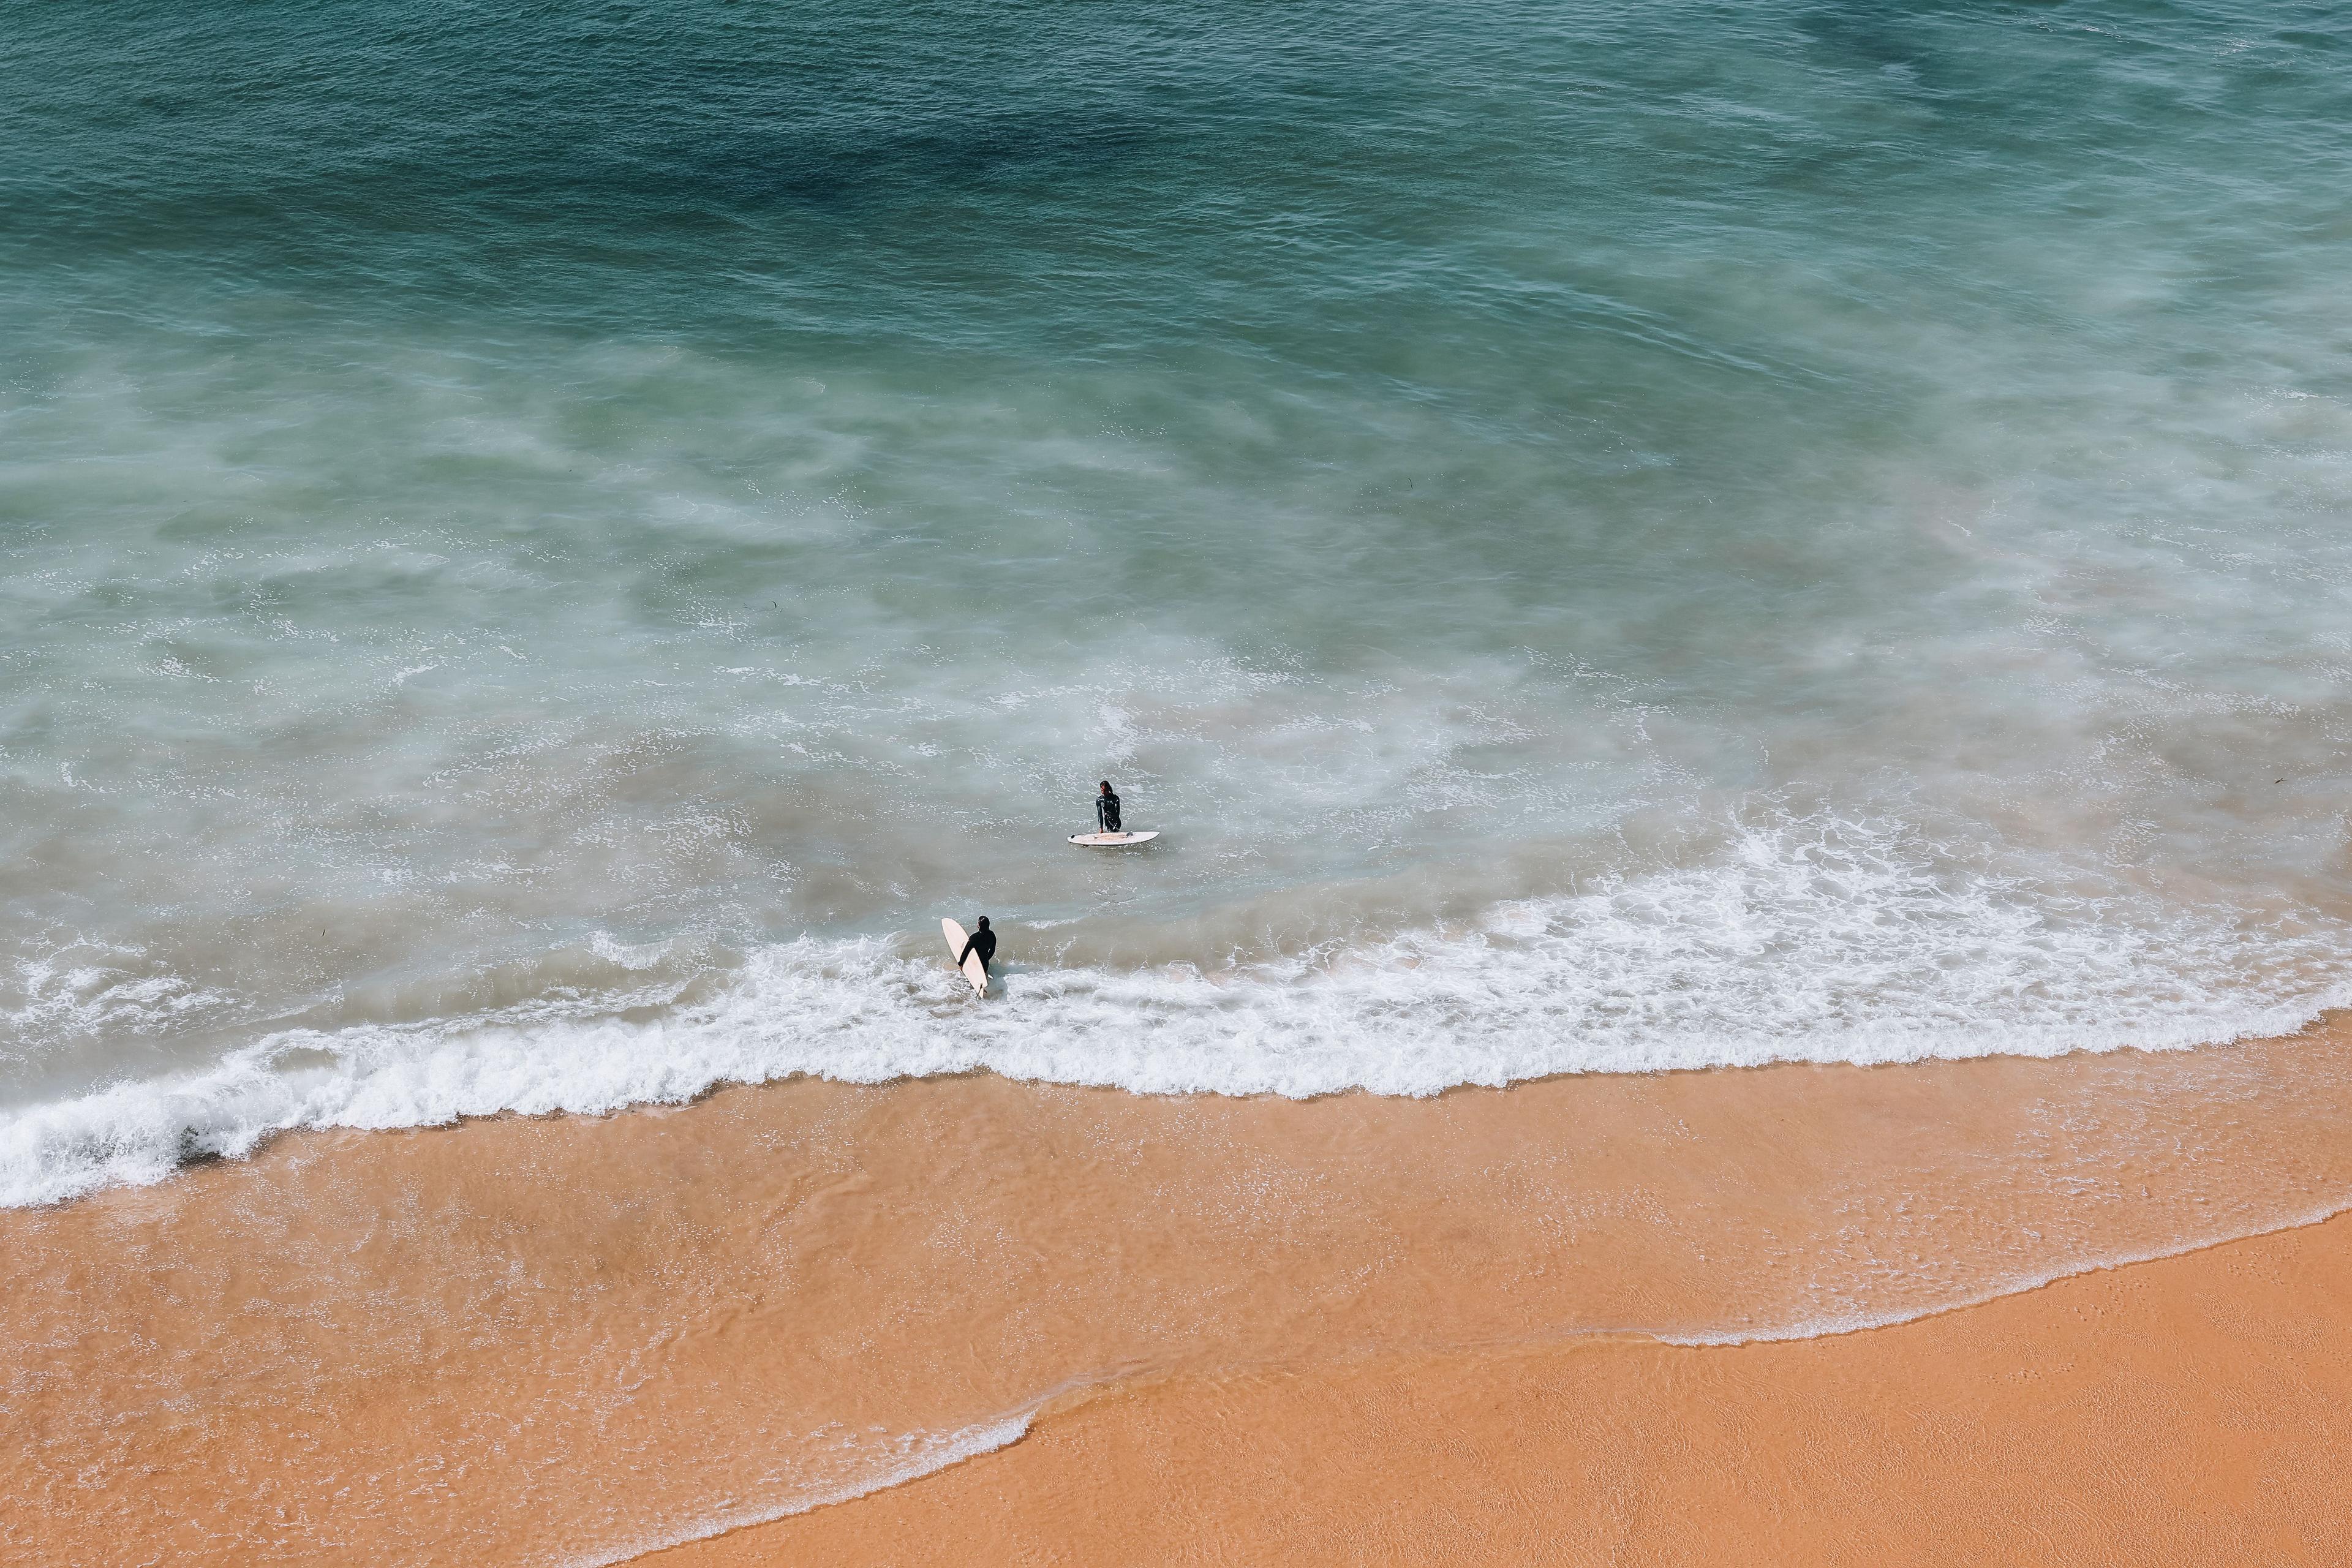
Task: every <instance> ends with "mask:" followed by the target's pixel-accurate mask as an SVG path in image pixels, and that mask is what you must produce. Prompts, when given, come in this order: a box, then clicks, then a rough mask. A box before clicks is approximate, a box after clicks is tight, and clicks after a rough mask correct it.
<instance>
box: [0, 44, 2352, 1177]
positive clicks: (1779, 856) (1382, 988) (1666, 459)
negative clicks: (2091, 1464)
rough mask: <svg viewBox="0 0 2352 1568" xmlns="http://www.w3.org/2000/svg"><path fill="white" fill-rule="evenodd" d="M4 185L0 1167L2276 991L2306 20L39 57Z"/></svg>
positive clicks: (2318, 294) (1939, 1028)
mask: <svg viewBox="0 0 2352 1568" xmlns="http://www.w3.org/2000/svg"><path fill="white" fill-rule="evenodd" d="M0 144H5V146H6V147H8V148H9V149H10V153H9V156H8V157H7V158H6V159H5V161H0V563H5V567H0V571H5V578H0V594H5V613H0V1197H5V1198H8V1199H10V1200H12V1201H19V1202H21V1201H27V1200H37V1199H39V1198H44V1197H55V1196H59V1195H63V1194H68V1193H71V1192H74V1191H78V1190H81V1189H83V1188H86V1187H88V1186H89V1185H90V1184H94V1183H98V1182H101V1181H106V1180H111V1179H133V1180H135V1179H146V1178H151V1177H152V1176H153V1175H155V1174H158V1173H161V1172H163V1171H164V1170H167V1169H169V1168H170V1166H171V1165H172V1163H174V1162H175V1161H176V1160H178V1159H180V1158H182V1157H184V1155H186V1154H188V1153H190V1152H205V1151H211V1150H228V1151H234V1150H239V1149H243V1148H246V1147H248V1146H250V1144H251V1142H253V1140H254V1139H255V1138H257V1136H259V1135H260V1134H262V1133H263V1132H265V1131H268V1129H270V1128H273V1127H278V1126H284V1125H290V1124H295V1123H301V1122H321V1121H324V1122H352V1123H358V1124H362V1125H400V1124H404V1123H408V1122H414V1121H420V1120H432V1119H437V1118H441V1117H446V1116H448V1115H452V1114H457V1113H461V1112H467V1111H479V1110H497V1109H499V1108H502V1107H522V1108H547V1107H554V1106H572V1107H580V1108H587V1107H596V1106H606V1105H614V1104H620V1103H625V1102H628V1101H630V1100H640V1099H646V1098H657V1097H675V1096H678V1095H684V1094H690V1093H692V1092H694V1091H696V1090H697V1089H699V1088H701V1087H703V1086H704V1085H706V1084H708V1083H709V1082H710V1081H713V1080H714V1079H720V1078H755V1079H756V1078H761V1077H765V1076H769V1075H772V1074H775V1073H781V1072H789V1071H794V1070H814V1071H822V1072H828V1073H833V1074H835V1075H839V1076H849V1077H857V1078H887V1077H891V1076H895V1075H898V1074H903V1073H909V1072H924V1071H934V1070H952V1069H955V1068H963V1067H969V1066H972V1065H989V1066H993V1067H996V1068H1002V1069H1003V1070H1007V1071H1013V1072H1017V1073H1022V1074H1028V1075H1036V1076H1045V1077H1051V1078H1056V1079H1075V1080H1083V1081H1101V1082H1113V1083H1124V1084H1129V1085H1131V1086H1134V1087H1139V1088H1150V1089H1171V1088H1207V1089H1236V1090H1256V1089H1276V1090H1280V1091H1283V1092H1289V1093H1309V1092H1316V1091H1319V1090H1324V1089H1334V1088H1339V1087H1343V1086H1347V1085H1351V1084H1356V1085H1367V1086H1370V1087H1373V1088H1377V1089H1388V1090H1395V1091H1410V1092H1426V1091H1429V1090H1432V1089H1438V1088H1442V1087H1444V1086H1445V1085H1447V1084H1449V1083H1454V1082H1461V1081H1465V1080H1475V1081H1498V1080H1501V1079H1509V1078H1514V1077H1521V1076H1527V1075H1530V1074H1537V1073H1544V1072H1553V1071H1560V1070H1569V1069H1575V1068H1643V1067H1657V1066H1686V1065H1697V1064H1702V1063H1708V1062H1720V1061H1742V1060H1756V1059H1762V1058H1771V1057H1786V1056H1798V1057H1814V1058H1854V1059H1866V1060H1874V1059H1884V1058H1893V1057H1904V1056H1916V1055H1922V1054H1958V1053H1970V1052H1979V1051H1985V1050H1994V1049H2024V1050H2038V1051H2047V1050H2060V1049H2066V1048H2071V1047H2098V1046H2110V1045H2116V1044H2126V1043H2140V1044H2180V1043H2188V1042H2192V1041H2198V1040H2210V1039H2219V1038H2227V1037H2231V1036H2233V1035H2237V1034H2240V1033H2243V1032H2246V1031H2248V1030H2254V1029H2264V1030H2269V1029H2278V1028H2284V1027H2289V1026H2293V1025H2294V1024H2296V1023H2299V1022H2301V1021H2302V1020H2303V1019H2305V1018H2306V1017H2308V1016H2311V1015H2312V1014H2313V1013H2314V1012H2315V1011H2316V1010H2317V1009H2318V1008H2319V1007H2321V1006H2322V1005H2327V1004H2329V1003H2331V1002H2341V1001H2344V1000H2346V999H2347V995H2352V993H2347V963H2346V954H2347V952H2348V951H2352V941H2348V940H2347V939H2352V899H2347V895H2346V891H2345V889H2346V879H2347V873H2352V856H2347V848H2346V832H2347V823H2346V808H2345V805H2344V804H2343V803H2344V800H2345V785H2346V784H2347V773H2352V766H2347V739H2348V738H2352V682H2347V672H2352V619H2347V608H2352V604H2347V599H2352V595H2347V584H2352V543H2347V539H2346V535H2345V525H2346V521H2347V502H2352V375H2347V370H2346V366H2347V363H2352V358H2347V351H2352V330H2347V325H2346V323H2347V320H2352V318H2347V314H2346V312H2345V310H2344V308H2343V307H2344V303H2345V298H2346V296H2345V288H2344V278H2345V275H2346V274H2345V258H2346V257H2347V254H2352V221H2347V216H2346V214H2347V207H2346V205H2345V202H2344V199H2343V193H2344V192H2345V191H2346V190H2347V189H2352V26H2347V23H2346V22H2345V21H2344V20H2343V18H2342V16H2340V14H2339V13H2338V12H2337V11H2336V9H2335V8H2333V7H2326V6H2319V5H2279V4H2263V5H2253V4H2244V3H2230V4H2220V3H2216V4H2204V5H2194V4H2192V5H2152V4H2126V3H2122V0H2109V3H2105V4H2089V5H2057V6H2051V5H1983V4H1957V5H1937V6H1928V7H1919V8H1913V9H1911V10H1908V11H1905V10H1900V9H1898V8H1895V7H1890V6H1885V5H1803V4H1780V3H1767V4H1757V5H1738V6H1713V5H1666V4H1661V5H1641V6H1627V5H1525V4H1517V3H1494V4H1472V5H1457V6H1447V7H1434V6H1425V5H1384V4H1359V5H1296V6H1287V7H1265V6H1244V5H1222V4H1194V5H1184V4H1176V5H1164V4H1163V5H1150V6H1143V5H1121V4H1109V5H1086V6H1072V5H987V6H981V5H887V6H885V5H872V6H867V5H834V6H825V7H794V6H782V5H758V4H751V3H749V0H746V3H740V4H722V5H675V6H667V7H658V8H637V7H632V6H624V5H603V6H580V7H526V8H515V7H492V6H486V5H443V6H437V7H424V8H419V7H411V6H393V5H382V4H366V5H305V6H293V5H264V6H257V7H247V8H239V9H237V10H235V11H226V10H219V11H215V10H207V9H203V8H199V9H197V10H195V11H194V12H190V11H185V10H183V9H177V8H166V7H159V6H143V7H142V6H129V7H99V6H94V5H81V4H65V5H49V6H43V7H38V8H36V9H34V10H31V11H28V12H27V14H26V16H22V17H18V18H16V20H15V22H14V23H13V25H12V29H11V35H10V37H9V38H8V40H7V41H6V42H5V44H0ZM1105 776H1108V777H1110V778H1112V779H1114V780H1116V781H1117V782H1118V785H1119V787H1120V789H1121V791H1122V793H1123V794H1124V795H1125V797H1126V800H1127V804H1128V816H1129V822H1130V825H1131V826H1147V827H1154V828H1158V829H1160V830H1161V831H1162V834H1163V837H1162V838H1161V839H1160V841H1159V842H1158V843H1157V844H1155V845H1153V846H1152V847H1150V849H1149V850H1146V851H1140V852H1135V853H1130V854H1125V855H1117V856H1113V855H1090V854H1087V853H1085V852H1082V851H1079V850H1076V849H1072V848H1069V847H1066V845H1065V844H1064V843H1063V837H1064V836H1065V835H1066V834H1068V833H1071V832H1075V831H1078V830H1080V829H1083V828H1087V827H1090V826H1092V820H1091V810H1090V806H1089V805H1088V797H1089V795H1091V793H1092V787H1093V784H1094V781H1095V780H1096V779H1097V778H1100V777H1105ZM982 910H985V911H987V912H989V913H991V914H992V915H993V916H994V917H995V920H996V921H997V923H998V925H999V926H1000V927H1001V928H1002V929H1003V932H1004V935H1005V949H1004V952H1003V956H1002V961H1001V963H1000V965H999V968H1000V972H1001V973H1002V977H1003V982H1004V984H1003V990H1002V994H1001V995H1000V996H997V997H994V998H992V999H991V1000H990V1001H989V1002H987V1003H985V1004H979V1005H975V1004H972V1003H971V1002H970V1001H968V1000H960V999H959V997H958V995H957V993H956V990H955V986H954V984H952V980H953V977H952V976H951V975H950V973H949V972H948V971H947V970H946V968H945V966H944V965H943V964H940V963H938V962H937V960H938V959H939V958H940V956H941V955H940V953H938V952H935V951H934V950H935V948H936V947H937V945H938V939H937V937H936V935H935V934H934V933H935V932H936V931H937V929H938V925H937V921H938V918H939V917H940V915H942V914H953V915H955V916H957V917H958V918H961V919H964V920H966V921H969V920H970V918H971V916H972V915H973V914H975V913H978V912H981V911H982Z"/></svg>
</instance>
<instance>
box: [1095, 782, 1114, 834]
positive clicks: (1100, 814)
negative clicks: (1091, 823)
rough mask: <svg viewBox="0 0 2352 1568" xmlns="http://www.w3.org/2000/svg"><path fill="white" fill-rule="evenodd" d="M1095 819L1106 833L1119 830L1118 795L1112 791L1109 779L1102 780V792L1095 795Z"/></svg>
mask: <svg viewBox="0 0 2352 1568" xmlns="http://www.w3.org/2000/svg"><path fill="white" fill-rule="evenodd" d="M1095 820H1096V821H1097V822H1099V823H1101V824H1102V830H1103V831H1104V832H1105V833H1117V832H1118V796H1117V795H1113V794H1112V793H1111V789H1110V780H1108V779H1105V780H1103V782H1102V794H1100V795H1097V796H1095Z"/></svg>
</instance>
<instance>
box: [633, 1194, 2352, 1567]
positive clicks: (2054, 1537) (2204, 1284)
mask: <svg viewBox="0 0 2352 1568" xmlns="http://www.w3.org/2000/svg"><path fill="white" fill-rule="evenodd" d="M2347 1303H2352V1218H2340V1219H2336V1220H2331V1221H2328V1222H2326V1224H2324V1225H2319V1226H2312V1227H2310V1228H2307V1229H2302V1230H2294V1231H2287V1232H2284V1233H2279V1234H2274V1235H2272V1236H2266V1237H2255V1238H2252V1239H2250V1240H2245V1241H2238V1242H2231V1243H2227V1244H2225V1245H2223V1246H2221V1247H2214V1248H2212V1249H2210V1250H2209V1251H2203V1252H2197V1253H2192V1254H2189V1255H2188V1256H2186V1257H2180V1258H2168V1259H2165V1260H2163V1261H2160V1262H2154V1263H2143V1264H2136V1265H2131V1266H2127V1267H2126V1268H2122V1269H2118V1270H2116V1271H2112V1272H2101V1273H2096V1274H2091V1275H2084V1276H2077V1277H2075V1278H2074V1279H2065V1280H2062V1281H2060V1282H2059V1283H2057V1284H2054V1285H2052V1286H2050V1287H2048V1288H2047V1289H2042V1290H2036V1291H2032V1292H2028V1293H2025V1294H2021V1295H2016V1296H2010V1297H2005V1298H2003V1299H2001V1300H1998V1301H1994V1302H1991V1303H1989V1304H1987V1305H1984V1306H1980V1307H1970V1308H1964V1309H1961V1310H1958V1311H1955V1312H1952V1313H1948V1314H1946V1315H1942V1316H1938V1317H1934V1318H1927V1319H1923V1320H1920V1321H1915V1322H1910V1323H1906V1324H1904V1325H1902V1326H1900V1327H1896V1328H1886V1329H1876V1330H1870V1331H1863V1332H1859V1333H1853V1334H1841V1335H1837V1336H1834V1337H1832V1338H1828V1339H1819V1340H1802V1341H1797V1342H1788V1343H1780V1344H1756V1345H1741V1346H1736V1347H1731V1348H1727V1349H1686V1348H1680V1347H1675V1346H1665V1345H1658V1344H1654V1343H1638V1342H1626V1341H1623V1340H1594V1341H1586V1342H1580V1343H1578V1344H1574V1345H1570V1346H1565V1347H1562V1346H1550V1347H1542V1348H1529V1349H1519V1350H1510V1351H1500V1352H1470V1353H1462V1354H1454V1355H1421V1356H1406V1355H1394V1356H1373V1357H1369V1358H1366V1359H1364V1360H1361V1361H1357V1362H1352V1363H1346V1364H1342V1365H1339V1366H1332V1367H1322V1368H1313V1369H1309V1370H1306V1371H1297V1372H1276V1373H1243V1374H1239V1375H1234V1376H1218V1375H1214V1374H1206V1373H1194V1374H1191V1375H1187V1376H1182V1377H1177V1378H1171V1379H1167V1380H1164V1381H1159V1382H1152V1383H1148V1384H1142V1385H1140V1386H1135V1387H1131V1388H1120V1389H1117V1390H1112V1391H1108V1392H1106V1393H1105V1394H1102V1395H1100V1396H1098V1397H1095V1398H1092V1399H1089V1400H1087V1402H1086V1403H1084V1404H1082V1405H1076V1407H1074V1408H1072V1409H1070V1410H1068V1411H1066V1412H1064V1413H1057V1414H1055V1415H1049V1416H1048V1417H1047V1418H1045V1420H1043V1421H1041V1422H1040V1423H1039V1424H1038V1426H1037V1428H1036V1430H1034V1432H1033V1433H1032V1434H1031V1435H1030V1436H1028V1437H1027V1438H1025V1439H1024V1440H1023V1441H1022V1442H1020V1443H1018V1444H1016V1445H1014V1446H1013V1447H1009V1448H1004V1449H1001V1450H999V1451H997V1452H994V1453H992V1454H987V1455H983V1456H982V1457H980V1458H976V1459H973V1460H971V1461H970V1462H968V1463H966V1464H963V1465H959V1466H956V1467H954V1468H950V1469H946V1470H942V1471H940V1473H938V1474H936V1475H933V1476H929V1477H927V1478H926V1479H922V1480H919V1481H916V1482H913V1483H911V1484H909V1485H907V1486H903V1487H898V1488H896V1489H890V1490H887V1491H881V1492H877V1493H875V1494H873V1495H872V1496H870V1497H866V1498H862V1499H859V1500H856V1501H854V1502H849V1503H844V1504H842V1505H840V1506H838V1507H835V1508H825V1509H819V1510H815V1511H814V1512H812V1513H808V1514H804V1515H802V1516H800V1517H799V1518H796V1519H792V1520H786V1521H782V1522H779V1523H776V1524H772V1525H765V1526H759V1527H754V1528H751V1529H748V1530H743V1531H736V1532H734V1533H731V1534H728V1535H723V1536H719V1537H718V1538H716V1539H713V1540H710V1541H706V1542H698V1543H695V1544H693V1545H689V1546H682V1547H679V1548H677V1549H676V1550H674V1551H670V1552H659V1553H657V1554H656V1555H654V1556H652V1557H649V1558H645V1559H642V1560H641V1561H642V1563H643V1564H644V1568H782V1565H783V1564H793V1565H795V1568H825V1565H829V1564H844V1565H847V1564H858V1565H860V1568H881V1565H884V1564H894V1565H899V1568H908V1565H913V1564H930V1563H936V1564H961V1563H1038V1564H1043V1563H1070V1564H1082V1563H1083V1564H1095V1565H1099V1564H1116V1563H1235V1564H1240V1563H1299V1564H1308V1563H1416V1564H1434V1563H1462V1564H1481V1565H1484V1564H1493V1563H1595V1564H1598V1563H1610V1564H1643V1563H1657V1564H1669V1563H1723V1564H1739V1565H1742V1568H1747V1565H1751V1564H1766V1563H1790V1564H1800V1563H1801V1564H1843V1563H1850V1564H1854V1565H1855V1568H1897V1565H1906V1564H1918V1565H1920V1568H1944V1565H1948V1564H1953V1563H2002V1564H2011V1563H2032V1564H2037V1565H2050V1568H2055V1565H2060V1564H2070V1563H2072V1564H2084V1565H2086V1568H2087V1565H2098V1568H2118V1565H2122V1564H2148V1565H2150V1568H2182V1565H2184V1564H2201V1563H2214V1564H2241V1563H2242V1564H2253V1563H2265V1564H2284V1563H2312V1564H2326V1565H2335V1564H2340V1563H2344V1562H2346V1561H2347V1557H2352V1414H2347V1413H2352V1310H2347Z"/></svg>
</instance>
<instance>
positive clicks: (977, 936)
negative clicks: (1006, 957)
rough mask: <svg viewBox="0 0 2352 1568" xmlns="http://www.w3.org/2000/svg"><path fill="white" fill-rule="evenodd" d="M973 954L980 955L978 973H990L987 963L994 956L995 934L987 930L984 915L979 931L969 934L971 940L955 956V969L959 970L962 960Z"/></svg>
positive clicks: (986, 919)
mask: <svg viewBox="0 0 2352 1568" xmlns="http://www.w3.org/2000/svg"><path fill="white" fill-rule="evenodd" d="M975 952H976V953H978V954H980V972H981V973H982V974H987V973H991V971H990V969H989V967H988V961H989V960H990V959H992V958H994V957H995V956H996V933H995V932H994V931H991V930H989V929H988V917H987V916H986V915H982V916H981V917H980V929H979V930H978V931H974V932H972V933H971V940H970V941H968V942H965V943H964V944H963V951H962V952H959V953H957V954H956V967H957V968H958V969H961V968H962V967H963V965H964V960H966V959H968V958H970V957H971V955H972V954H973V953H975Z"/></svg>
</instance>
